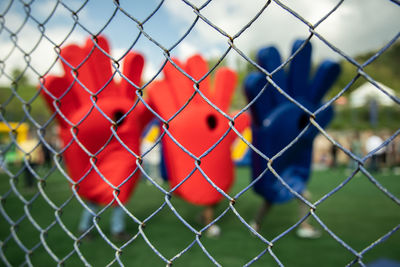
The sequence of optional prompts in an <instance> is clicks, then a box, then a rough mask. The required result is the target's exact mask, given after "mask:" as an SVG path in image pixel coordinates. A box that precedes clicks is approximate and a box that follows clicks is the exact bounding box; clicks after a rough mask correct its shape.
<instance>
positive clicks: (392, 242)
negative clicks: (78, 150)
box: [0, 167, 400, 266]
mask: <svg viewBox="0 0 400 267" xmlns="http://www.w3.org/2000/svg"><path fill="white" fill-rule="evenodd" d="M42 171H44V172H45V170H42ZM249 175H250V173H249V169H248V168H244V167H240V168H238V169H237V178H236V184H235V187H234V189H233V193H236V192H239V191H240V190H242V189H243V188H244V187H245V186H246V185H247V184H248V182H249ZM347 175H348V174H347V173H346V171H345V170H344V169H343V168H338V169H334V170H325V171H314V173H313V178H312V180H311V183H310V185H309V189H310V191H311V192H312V199H313V201H316V200H318V199H319V198H321V197H322V196H323V195H325V194H326V193H328V192H329V191H331V190H333V189H334V188H335V187H336V186H338V185H339V184H340V183H341V182H342V181H343V180H345V178H346V177H347ZM375 177H376V178H377V180H378V181H379V182H380V183H382V185H384V186H385V187H386V188H387V189H389V191H391V192H392V193H393V194H394V195H395V196H396V197H398V198H399V197H400V180H399V179H400V177H399V176H398V175H397V176H396V175H395V174H393V173H391V172H387V173H382V174H376V175H375ZM21 184H23V183H22V181H21V182H20V184H19V185H17V186H16V188H17V189H18V190H20V192H21V194H22V195H23V196H24V197H25V198H26V199H27V200H30V199H32V198H34V199H35V200H34V201H33V203H32V204H31V205H30V208H29V209H28V208H27V207H26V208H25V209H24V205H23V203H22V202H21V199H20V198H19V197H18V196H17V195H16V194H14V193H11V194H9V195H7V194H5V193H6V192H7V191H9V189H10V181H9V177H8V176H7V175H5V174H0V193H1V195H2V201H1V204H2V205H1V208H2V213H3V214H4V213H7V214H8V216H9V217H10V219H11V220H13V221H19V223H18V226H17V227H10V225H9V224H8V222H7V221H6V219H5V218H4V216H3V215H0V240H1V242H2V243H1V248H2V253H4V255H5V257H6V258H7V260H8V261H9V263H10V264H11V265H12V266H20V265H21V264H22V263H23V262H24V261H25V257H26V253H25V252H24V251H23V250H22V249H21V248H20V246H19V245H18V244H17V242H20V243H21V244H23V245H24V246H25V247H26V248H27V252H28V255H29V259H30V260H31V262H32V264H33V265H34V266H55V265H56V261H54V259H53V258H52V257H51V256H50V255H49V253H48V252H47V250H46V248H45V247H47V249H51V251H52V253H54V255H56V256H57V257H58V258H59V259H63V258H64V257H66V256H67V255H69V254H70V253H72V256H70V257H68V259H66V261H65V265H66V266H82V265H83V263H82V262H81V260H80V259H79V257H78V255H77V253H75V252H74V247H73V244H74V243H73V241H72V239H71V238H70V237H69V236H68V235H67V234H66V233H65V232H64V231H63V229H62V227H61V226H60V223H59V222H57V223H55V224H54V226H53V227H50V229H49V230H48V231H47V233H46V234H43V235H42V237H41V235H40V232H39V231H38V230H37V229H36V228H35V227H34V226H33V223H32V222H31V221H30V219H29V218H28V217H29V216H28V217H23V215H24V214H25V211H28V210H29V212H30V217H31V219H34V220H35V223H36V224H37V225H38V226H40V227H41V228H43V229H44V228H47V227H49V225H52V223H53V222H54V221H55V216H54V214H55V211H54V210H53V208H52V207H51V206H50V205H49V204H48V202H47V201H46V200H45V199H44V198H43V197H42V196H41V195H39V196H37V198H35V197H34V196H35V192H29V191H28V190H26V188H23V186H22V185H21ZM45 193H46V194H47V196H48V198H49V199H50V200H51V201H52V202H53V203H54V204H55V205H57V206H61V205H62V204H63V203H65V202H66V201H67V200H68V199H69V198H70V196H71V192H70V191H69V187H68V185H67V183H66V182H65V180H64V178H63V177H62V176H61V175H60V174H59V173H53V174H51V175H50V176H49V177H48V178H47V182H46V186H45ZM163 202H164V196H163V195H162V194H161V193H160V192H159V191H158V190H157V189H155V188H154V186H150V185H148V184H147V183H146V182H144V181H143V182H141V183H140V184H139V186H138V188H137V189H136V193H135V194H134V196H133V198H132V199H131V201H130V203H129V205H128V209H129V210H130V211H131V212H132V213H133V214H134V215H135V216H136V217H137V218H139V219H140V220H144V219H145V218H147V217H148V216H150V215H151V214H152V213H153V212H154V211H155V210H156V209H157V208H159V207H160V206H161V205H162V203H163ZM172 203H173V204H174V206H175V207H176V209H177V210H178V212H180V214H181V215H182V216H183V217H184V218H185V219H186V220H187V221H188V222H189V223H190V224H192V226H193V227H194V228H196V229H200V228H201V227H202V226H201V224H200V223H199V222H198V219H197V218H198V214H199V212H200V211H201V208H200V207H194V206H191V205H189V204H186V203H184V202H183V201H182V200H181V199H178V198H175V197H174V198H172ZM260 203H261V199H260V198H259V197H258V196H256V195H255V194H254V193H253V192H252V191H251V190H250V191H248V192H246V193H244V194H243V195H241V197H240V198H239V199H238V200H237V202H236V204H235V208H236V209H237V210H238V212H239V213H240V215H241V216H242V217H243V218H244V219H245V220H247V221H250V220H251V219H252V218H253V216H254V214H255V212H256V210H257V208H258V205H259V204H260ZM227 205H228V203H227V202H223V203H221V204H220V205H219V207H218V210H217V211H218V212H219V213H221V212H222V211H224V210H225V209H226V207H227ZM81 210H82V208H81V207H80V204H79V203H78V201H76V200H75V199H72V200H71V201H70V202H68V204H67V205H65V207H63V208H62V214H61V217H60V218H61V221H62V224H63V225H65V227H66V228H68V229H69V230H70V231H71V232H72V233H73V234H76V233H77V225H78V221H79V216H80V213H81ZM316 213H317V215H318V216H319V218H321V220H323V222H324V223H325V224H326V225H327V226H328V227H329V228H330V229H331V230H332V231H333V232H334V233H335V234H336V235H337V236H338V237H340V238H341V239H342V240H343V241H344V242H346V243H347V244H348V245H349V246H351V247H352V248H353V249H354V250H356V251H362V250H363V249H364V248H366V247H368V246H369V245H370V244H371V243H372V242H374V241H375V240H377V239H378V238H380V237H381V236H383V235H385V234H386V233H387V232H389V231H390V230H391V229H393V228H394V227H396V226H397V225H399V224H400V207H399V206H398V205H397V204H396V203H395V202H393V201H392V200H390V199H389V198H388V197H387V196H386V195H385V194H384V193H382V192H381V191H380V190H378V189H377V188H376V187H375V186H374V185H373V184H372V183H371V182H370V181H369V180H368V179H367V178H366V177H365V176H363V175H362V174H358V175H357V176H356V177H355V178H354V179H353V180H352V181H350V183H349V184H347V185H346V186H345V187H344V188H343V189H341V190H339V191H338V192H337V193H336V194H334V195H333V196H332V197H330V198H328V199H327V200H326V201H325V202H323V203H322V204H320V205H319V206H318V208H317V211H316ZM109 215H110V213H109V211H106V212H105V213H104V214H103V215H102V216H101V220H100V222H99V224H100V226H101V228H102V229H103V230H104V232H105V234H106V235H109V217H110V216H109ZM296 220H297V209H296V203H295V201H292V202H290V203H288V204H284V205H279V206H275V207H274V208H273V210H272V212H271V213H270V215H269V217H268V218H267V219H266V220H265V223H264V225H263V228H262V230H261V234H262V235H263V236H264V237H266V238H267V239H268V240H271V239H273V238H274V237H276V236H278V235H279V234H280V233H282V232H283V231H285V230H286V229H288V228H289V227H290V226H291V225H293V224H294V223H295V222H296ZM312 223H313V224H314V225H317V222H316V221H315V220H314V219H313V221H312ZM219 225H220V226H221V228H222V235H221V237H219V238H218V239H211V238H207V237H205V236H203V237H201V239H200V240H201V242H202V243H203V244H204V246H205V247H206V249H207V251H208V252H209V253H210V254H211V255H212V256H213V257H214V258H215V259H216V260H217V261H218V263H220V264H221V265H223V266H242V265H244V264H246V263H247V262H249V261H251V260H252V258H254V257H255V256H257V255H258V254H259V253H261V252H262V251H263V250H264V249H265V248H266V246H265V244H264V243H263V242H261V241H260V240H259V239H257V238H256V237H255V236H253V235H252V234H251V233H250V232H249V231H248V230H247V228H246V227H245V226H243V225H242V223H241V222H240V220H239V219H238V218H237V217H236V215H235V214H234V213H233V212H232V211H229V212H228V213H227V214H226V215H225V216H224V217H223V218H222V219H221V221H220V222H219ZM11 228H12V230H13V231H11ZM128 230H129V232H130V233H132V236H133V235H135V234H136V233H137V232H138V226H137V224H135V223H134V222H133V221H129V223H128ZM144 231H145V234H146V236H147V237H148V239H149V240H150V242H152V244H153V245H154V246H155V247H156V248H157V249H158V251H160V253H162V255H164V256H165V257H166V258H168V259H169V258H172V257H174V256H175V255H176V254H178V253H179V252H180V251H182V250H183V249H184V248H186V247H187V246H188V245H189V244H190V243H192V242H193V241H194V240H195V236H194V234H193V233H192V232H190V231H189V230H188V229H187V228H186V227H185V226H184V225H183V224H182V223H181V222H180V221H179V220H178V219H177V218H176V217H175V215H174V214H173V213H172V211H171V210H170V209H169V208H168V206H165V207H164V208H163V209H162V210H161V211H160V212H159V213H158V214H157V215H155V216H154V217H152V219H151V220H149V221H148V222H147V223H146V228H145V229H144ZM11 232H15V235H10V233H11ZM16 240H18V241H16ZM116 244H117V245H118V246H122V245H123V243H116ZM32 248H35V249H34V250H33V251H31V250H32ZM79 249H80V251H81V253H82V255H83V256H84V257H85V259H86V260H87V261H88V262H89V263H90V264H91V265H93V266H105V265H107V264H108V263H110V262H111V261H112V260H113V259H114V257H115V251H114V250H113V249H112V248H111V247H110V246H109V245H108V244H107V243H106V242H105V241H104V240H103V239H102V237H101V236H100V235H98V234H97V235H95V237H94V239H93V240H83V241H82V243H81V244H80V246H79ZM272 250H273V252H274V253H275V255H276V256H277V257H278V258H279V260H280V261H281V262H282V263H283V264H284V265H285V266H345V265H347V264H348V263H349V262H351V261H352V260H353V259H355V256H354V255H352V254H351V253H350V252H349V251H348V250H347V249H346V248H344V247H343V246H342V245H341V244H339V243H338V242H337V241H335V240H334V239H333V238H332V237H331V236H330V235H329V234H328V233H327V232H324V233H323V236H322V237H321V238H320V239H318V240H303V239H299V238H298V237H297V236H296V235H295V233H294V232H290V233H288V234H287V235H285V236H284V237H282V238H281V239H279V240H278V241H277V242H276V243H275V244H274V246H273V248H272ZM0 253H1V251H0ZM379 258H389V259H394V260H397V261H400V232H399V231H397V232H395V233H394V234H393V235H392V236H390V237H389V238H388V239H387V240H386V241H385V242H383V243H381V244H379V245H377V246H376V247H374V248H373V249H371V250H370V251H368V252H367V253H366V254H365V255H364V257H363V262H364V263H369V262H371V261H374V260H376V259H379ZM121 259H122V262H123V263H124V264H125V265H126V266H165V263H164V262H163V261H162V260H161V259H160V257H158V256H157V255H156V254H155V253H154V252H153V251H152V250H151V249H150V247H149V246H148V245H147V243H146V242H145V241H144V239H143V238H142V237H141V236H139V237H138V238H136V239H135V240H134V241H133V242H132V243H130V244H129V245H127V246H126V247H124V248H123V253H122V256H121ZM0 262H1V261H0ZM2 265H4V264H3V263H0V266H2ZM117 265H118V264H117V263H115V264H114V265H112V266H117ZM173 265H174V266H213V264H212V262H211V261H210V260H209V259H208V258H207V256H206V255H205V254H204V252H203V251H202V249H201V248H200V247H199V246H198V245H197V244H195V245H194V246H193V247H192V248H191V249H190V250H189V251H187V252H186V253H184V254H183V255H182V256H181V257H179V258H178V259H177V260H176V261H174V264H173ZM276 265H277V264H276V262H275V261H274V259H273V258H272V256H271V255H269V254H268V252H267V253H266V254H265V255H264V256H262V257H261V258H260V259H259V260H258V261H257V262H256V263H254V265H253V266H276Z"/></svg>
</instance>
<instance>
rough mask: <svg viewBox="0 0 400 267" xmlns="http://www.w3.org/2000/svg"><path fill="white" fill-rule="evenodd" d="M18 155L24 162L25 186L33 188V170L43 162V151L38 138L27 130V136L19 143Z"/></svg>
mask: <svg viewBox="0 0 400 267" xmlns="http://www.w3.org/2000/svg"><path fill="white" fill-rule="evenodd" d="M19 147H20V152H19V153H20V155H21V158H22V161H23V162H24V164H25V167H24V177H25V183H26V187H28V188H33V186H34V181H35V177H34V174H35V171H36V169H37V167H38V166H40V165H42V164H43V163H44V153H43V148H42V145H41V144H40V141H39V139H37V138H36V137H35V136H34V133H33V132H32V131H31V130H30V131H28V134H27V137H26V139H25V140H24V141H22V142H21V143H20V144H19Z"/></svg>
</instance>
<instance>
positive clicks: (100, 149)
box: [41, 37, 151, 204]
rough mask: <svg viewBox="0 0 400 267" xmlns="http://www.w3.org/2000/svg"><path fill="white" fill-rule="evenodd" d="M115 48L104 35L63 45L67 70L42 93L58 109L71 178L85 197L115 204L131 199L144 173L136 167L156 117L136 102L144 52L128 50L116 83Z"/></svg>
mask: <svg viewBox="0 0 400 267" xmlns="http://www.w3.org/2000/svg"><path fill="white" fill-rule="evenodd" d="M94 42H97V44H96V45H95V43H94ZM109 51H110V49H109V45H108V42H107V40H106V39H105V38H104V37H98V38H97V40H96V41H95V40H91V39H88V40H87V41H86V44H85V45H84V46H82V47H80V46H78V45H75V44H72V45H68V46H66V47H64V48H62V49H61V52H60V56H61V58H62V65H63V69H64V75H63V76H61V77H57V76H50V75H49V76H47V77H45V79H44V84H43V85H42V86H41V93H42V95H43V96H44V97H45V99H46V101H47V103H48V104H49V106H50V108H51V109H52V110H53V111H55V112H57V116H56V117H57V121H58V123H59V125H60V131H59V136H60V139H61V141H62V144H63V148H62V151H63V152H62V157H63V160H64V162H65V164H66V167H67V170H68V174H69V176H70V178H71V182H72V183H73V184H75V185H76V186H74V187H75V188H76V189H77V192H78V194H79V195H80V196H81V197H83V198H85V199H87V200H89V201H91V202H94V203H97V204H108V203H110V201H112V200H113V199H114V198H115V197H114V194H115V195H118V198H119V200H120V201H121V202H126V201H127V200H128V198H129V196H130V194H131V192H132V190H133V188H134V186H135V184H136V182H137V180H138V174H139V172H140V171H139V170H137V168H136V155H139V138H140V135H141V131H142V129H143V127H144V125H145V124H146V122H147V121H148V120H149V119H150V118H151V116H150V115H149V114H150V113H147V109H146V108H145V107H144V106H143V105H142V104H140V103H136V101H135V99H136V94H135V87H134V86H133V85H132V84H131V83H133V84H135V85H137V86H139V84H140V77H141V73H142V69H143V65H144V59H143V57H142V56H141V55H139V54H136V53H132V52H130V53H128V54H127V55H126V57H125V60H124V65H123V70H124V74H123V75H124V76H125V78H123V79H122V80H121V82H120V83H116V82H115V81H114V80H113V73H112V69H111V60H110V58H109V57H108V56H107V54H109ZM127 79H129V81H130V82H128V81H127ZM113 132H115V134H113ZM126 148H128V149H126ZM135 154H136V155H135Z"/></svg>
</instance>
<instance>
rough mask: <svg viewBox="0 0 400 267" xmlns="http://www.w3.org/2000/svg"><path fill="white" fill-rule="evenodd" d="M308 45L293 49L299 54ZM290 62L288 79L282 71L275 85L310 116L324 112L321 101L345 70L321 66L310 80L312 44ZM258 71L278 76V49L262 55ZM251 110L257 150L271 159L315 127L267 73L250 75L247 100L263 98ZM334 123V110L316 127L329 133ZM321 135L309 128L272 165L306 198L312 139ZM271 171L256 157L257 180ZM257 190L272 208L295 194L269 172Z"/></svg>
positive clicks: (265, 50) (331, 64) (318, 117)
mask: <svg viewBox="0 0 400 267" xmlns="http://www.w3.org/2000/svg"><path fill="white" fill-rule="evenodd" d="M303 43H304V41H301V40H298V41H296V42H295V43H294V45H293V49H292V53H293V54H294V53H295V52H296V51H297V50H298V49H299V48H301V46H302V45H303ZM301 49H302V50H300V51H299V53H298V54H296V55H295V57H294V58H293V60H292V61H291V62H290V65H289V70H288V73H285V71H284V70H283V69H280V70H277V71H276V72H275V73H273V75H272V80H273V81H274V83H275V84H276V85H277V86H279V87H280V88H281V89H282V90H283V91H285V92H286V93H287V94H288V95H289V96H290V97H292V98H293V99H295V100H296V101H297V102H299V103H300V104H301V105H303V106H304V107H305V108H306V109H308V110H309V111H311V112H314V111H316V110H317V109H318V108H319V107H321V106H322V104H321V100H322V98H323V96H324V95H325V93H326V92H327V91H328V89H329V88H330V87H331V86H332V84H333V83H334V81H335V80H336V78H337V77H338V75H339V73H340V66H339V64H337V63H334V62H332V61H329V60H325V61H323V62H322V63H321V65H320V66H319V68H318V69H317V71H316V73H315V75H314V78H313V79H312V80H310V78H309V76H310V70H311V50H312V47H311V44H310V43H307V44H306V45H305V46H304V47H302V48H301ZM257 61H258V64H259V66H261V67H262V68H263V69H265V70H266V71H268V72H270V73H271V72H273V71H275V70H276V69H277V68H278V67H279V66H280V65H281V64H282V62H281V58H280V55H279V52H278V50H277V49H276V48H275V47H267V48H263V49H261V50H260V51H259V52H258V54H257ZM265 86H266V88H265V91H264V92H263V93H262V94H260V95H259V97H258V99H257V100H255V102H254V103H253V104H252V105H251V107H250V110H251V115H252V134H253V145H254V146H255V147H256V148H257V149H258V150H259V151H260V152H261V153H263V154H264V155H265V156H267V157H268V158H272V157H274V156H275V155H276V154H277V153H278V152H280V151H281V150H282V149H284V148H286V146H288V145H289V144H290V143H291V142H292V141H293V140H294V139H295V138H296V137H298V136H299V134H300V133H301V132H302V131H303V130H304V129H305V127H306V126H307V125H308V124H309V122H310V115H309V114H307V113H306V112H304V111H303V110H302V109H301V108H299V106H297V105H296V104H294V103H292V102H291V101H289V100H288V99H287V98H286V97H285V96H284V95H282V94H281V93H279V92H278V90H276V88H275V87H274V86H273V85H272V84H271V83H269V84H267V79H266V75H265V74H264V73H262V72H253V73H250V74H249V75H248V76H247V77H246V79H245V82H244V87H245V92H246V96H247V98H248V100H249V102H250V101H252V100H254V98H255V97H256V96H257V95H258V94H259V93H260V91H261V90H262V89H263V88H264V87H265ZM332 117H333V109H332V107H331V106H329V107H328V108H326V109H325V110H323V111H322V112H318V113H317V114H316V121H317V123H318V124H319V125H320V126H321V127H325V126H326V125H327V124H328V123H329V122H330V120H331V119H332ZM317 133H318V130H317V129H316V128H315V127H314V126H313V125H311V124H310V125H309V128H308V129H306V131H305V132H304V133H303V134H302V135H300V138H299V139H298V140H297V141H295V143H294V144H293V145H291V146H290V147H289V148H287V150H286V151H284V152H283V154H281V155H280V156H278V157H276V158H275V159H274V160H273V161H272V168H273V169H274V170H275V171H276V172H277V174H278V175H279V176H280V177H281V178H282V179H283V181H284V182H285V183H286V184H287V185H288V186H290V187H291V189H292V190H294V191H295V192H297V193H300V194H301V193H302V192H303V191H304V189H305V187H306V184H307V181H308V179H309V176H310V167H311V160H312V146H313V145H312V144H313V139H314V137H315V136H316V134H317ZM266 169H267V160H266V159H265V158H263V157H262V156H260V155H259V154H258V153H256V152H255V151H253V152H252V172H253V174H252V176H253V179H257V178H258V177H260V175H262V173H263V172H264V171H265V170H266ZM258 179H259V180H258V181H257V182H256V183H255V184H254V189H255V191H256V192H257V193H259V194H260V195H262V196H263V197H264V198H265V199H266V200H268V201H269V202H271V203H279V202H284V201H287V200H290V199H291V198H293V197H294V194H293V193H291V192H290V190H288V189H287V187H285V186H284V185H283V183H282V182H281V181H280V180H279V179H278V178H277V177H276V176H275V175H274V174H273V173H272V172H271V171H270V170H268V171H267V172H265V174H264V175H262V176H261V177H260V178H258Z"/></svg>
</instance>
